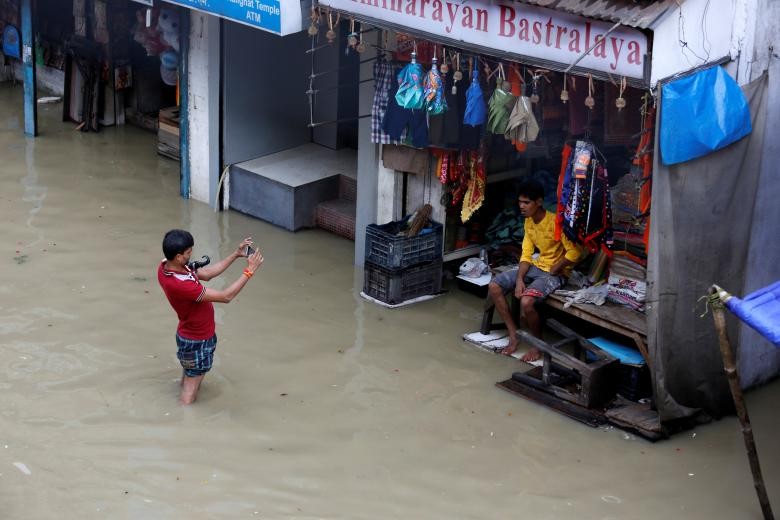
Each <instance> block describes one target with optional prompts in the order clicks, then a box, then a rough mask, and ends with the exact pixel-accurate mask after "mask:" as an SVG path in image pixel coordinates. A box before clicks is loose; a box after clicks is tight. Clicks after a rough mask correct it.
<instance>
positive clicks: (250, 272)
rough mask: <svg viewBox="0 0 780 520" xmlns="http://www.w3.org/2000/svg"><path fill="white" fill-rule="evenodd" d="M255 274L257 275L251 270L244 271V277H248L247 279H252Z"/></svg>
mask: <svg viewBox="0 0 780 520" xmlns="http://www.w3.org/2000/svg"><path fill="white" fill-rule="evenodd" d="M254 274H255V273H253V272H252V271H250V270H249V269H244V276H246V277H247V278H252V275H254Z"/></svg>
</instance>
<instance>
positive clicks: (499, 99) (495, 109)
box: [487, 64, 515, 135]
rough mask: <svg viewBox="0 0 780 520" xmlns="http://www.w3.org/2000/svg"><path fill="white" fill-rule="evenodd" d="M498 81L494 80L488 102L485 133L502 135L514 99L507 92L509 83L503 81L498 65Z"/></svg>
mask: <svg viewBox="0 0 780 520" xmlns="http://www.w3.org/2000/svg"><path fill="white" fill-rule="evenodd" d="M498 71H499V72H498V79H497V80H496V90H494V91H493V95H492V96H490V101H488V123H487V131H488V132H490V133H491V134H499V135H504V132H506V127H507V124H508V123H509V114H510V112H512V108H513V107H514V106H515V97H514V96H513V95H512V93H511V92H508V91H507V90H506V89H507V88H508V86H511V85H509V82H506V81H504V67H503V65H501V64H499V69H498Z"/></svg>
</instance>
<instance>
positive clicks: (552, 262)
mask: <svg viewBox="0 0 780 520" xmlns="http://www.w3.org/2000/svg"><path fill="white" fill-rule="evenodd" d="M543 201H544V188H543V187H542V185H541V184H540V183H539V182H538V181H536V180H533V179H529V180H526V181H524V182H523V183H522V184H521V186H520V189H519V193H518V197H517V202H518V204H519V205H520V212H521V213H522V215H523V217H525V236H524V237H523V251H522V254H521V255H520V265H519V266H518V267H517V268H515V269H512V270H511V271H505V272H503V273H501V274H499V275H498V276H496V277H494V278H493V280H492V281H491V282H490V286H489V294H490V298H491V299H492V300H493V303H494V304H495V306H496V310H497V311H498V313H499V314H500V315H501V318H502V319H503V320H504V323H506V328H507V331H508V332H509V345H508V346H507V347H506V348H505V349H504V350H502V351H501V352H502V354H506V355H511V354H512V353H514V352H515V350H517V334H516V333H517V325H516V324H515V322H514V319H513V318H512V313H511V312H510V311H509V306H508V305H507V301H506V294H507V293H508V292H509V291H514V295H515V298H517V299H518V300H519V301H520V307H521V308H522V310H523V315H524V316H525V320H526V322H527V323H528V327H529V328H530V329H531V334H533V335H534V336H536V337H537V338H541V337H542V324H541V321H540V319H539V313H538V312H537V310H536V308H535V304H536V303H537V302H540V301H542V300H543V299H544V298H546V297H547V296H549V295H550V294H551V293H552V292H553V291H555V290H556V289H559V288H560V287H562V286H563V285H564V284H565V283H566V278H567V277H568V275H569V273H570V272H571V269H572V266H574V264H575V263H576V262H577V260H579V258H580V250H579V248H577V246H576V245H574V244H573V243H572V242H571V241H570V240H569V239H568V238H566V237H565V236H561V240H560V241H557V240H555V214H554V213H550V212H549V211H547V210H546V209H544V206H543V205H542V204H543ZM534 251H538V253H539V255H538V256H537V257H536V258H535V259H534V257H533V255H534ZM540 357H541V352H539V350H538V349H536V348H532V349H531V350H529V351H528V352H527V353H526V354H525V355H524V356H523V357H522V360H523V361H526V362H530V361H536V360H537V359H539V358H540Z"/></svg>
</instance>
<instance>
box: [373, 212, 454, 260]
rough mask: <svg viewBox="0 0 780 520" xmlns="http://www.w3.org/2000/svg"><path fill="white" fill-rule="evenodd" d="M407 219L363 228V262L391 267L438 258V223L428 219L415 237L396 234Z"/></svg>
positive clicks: (440, 226)
mask: <svg viewBox="0 0 780 520" xmlns="http://www.w3.org/2000/svg"><path fill="white" fill-rule="evenodd" d="M407 220H408V219H404V220H399V221H396V222H389V223H387V224H382V225H381V226H379V225H377V224H369V225H368V226H367V227H366V262H371V263H373V264H375V265H377V266H380V267H384V268H386V269H394V270H395V269H405V268H407V267H411V266H413V265H417V264H422V263H425V262H433V261H436V260H441V258H442V231H443V228H442V225H441V224H439V223H438V222H434V221H430V222H429V223H428V225H427V226H425V227H424V228H423V229H422V231H420V233H419V234H418V235H416V236H413V237H405V236H399V235H398V232H399V231H400V230H401V229H402V228H403V226H404V225H405V224H406V221H407Z"/></svg>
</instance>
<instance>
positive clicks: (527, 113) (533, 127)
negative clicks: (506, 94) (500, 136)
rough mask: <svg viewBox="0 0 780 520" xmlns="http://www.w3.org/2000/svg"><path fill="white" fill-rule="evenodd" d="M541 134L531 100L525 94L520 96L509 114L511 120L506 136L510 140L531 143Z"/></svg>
mask: <svg viewBox="0 0 780 520" xmlns="http://www.w3.org/2000/svg"><path fill="white" fill-rule="evenodd" d="M538 135H539V124H538V123H537V122H536V117H534V113H533V110H532V109H531V100H530V99H528V98H527V97H525V96H520V97H519V98H517V101H516V102H515V107H514V108H513V109H512V113H511V114H509V122H508V123H507V126H506V131H505V132H504V137H506V138H507V139H508V140H510V141H517V142H520V143H530V142H532V141H535V140H536V137H537V136H538Z"/></svg>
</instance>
